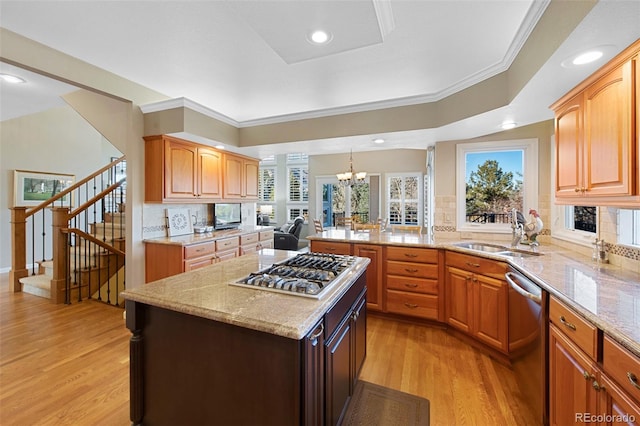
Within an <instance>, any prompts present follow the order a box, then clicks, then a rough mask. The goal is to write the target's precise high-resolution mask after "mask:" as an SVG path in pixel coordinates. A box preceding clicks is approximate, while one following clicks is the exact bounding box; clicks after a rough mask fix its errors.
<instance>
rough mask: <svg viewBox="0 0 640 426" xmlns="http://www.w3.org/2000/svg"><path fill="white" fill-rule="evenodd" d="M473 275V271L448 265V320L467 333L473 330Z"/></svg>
mask: <svg viewBox="0 0 640 426" xmlns="http://www.w3.org/2000/svg"><path fill="white" fill-rule="evenodd" d="M472 276H473V274H472V273H471V272H467V271H463V270H462V269H458V268H454V267H451V266H448V267H447V280H446V283H447V290H446V304H447V310H446V315H447V322H448V323H449V325H451V326H452V327H455V328H457V329H459V330H462V331H464V332H466V333H470V332H471V299H472V297H471V294H472V293H471V292H472V281H471V278H472Z"/></svg>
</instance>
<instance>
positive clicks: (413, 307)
mask: <svg viewBox="0 0 640 426" xmlns="http://www.w3.org/2000/svg"><path fill="white" fill-rule="evenodd" d="M404 306H406V307H407V308H411V309H415V308H417V307H418V305H416V304H415V303H409V302H405V303H404Z"/></svg>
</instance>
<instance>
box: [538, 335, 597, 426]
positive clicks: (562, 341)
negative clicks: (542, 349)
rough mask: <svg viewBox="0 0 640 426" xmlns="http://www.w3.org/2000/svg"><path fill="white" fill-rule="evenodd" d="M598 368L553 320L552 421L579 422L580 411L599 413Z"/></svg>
mask: <svg viewBox="0 0 640 426" xmlns="http://www.w3.org/2000/svg"><path fill="white" fill-rule="evenodd" d="M595 378H596V368H595V366H594V363H593V361H591V359H589V357H587V356H586V355H585V354H584V353H583V352H582V351H581V350H580V349H579V348H578V347H577V346H576V345H574V344H573V343H571V341H570V340H569V339H568V338H567V337H566V336H564V335H563V334H562V332H560V331H559V330H558V329H557V328H556V327H555V326H554V325H553V324H551V325H550V326H549V425H551V426H554V425H558V426H563V425H572V424H577V423H579V422H578V421H577V419H576V416H577V415H578V414H585V413H587V414H590V415H596V414H597V409H596V404H597V395H596V390H595V388H594V387H593V383H594V382H593V381H594V380H595Z"/></svg>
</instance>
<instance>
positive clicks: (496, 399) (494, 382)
mask: <svg viewBox="0 0 640 426" xmlns="http://www.w3.org/2000/svg"><path fill="white" fill-rule="evenodd" d="M367 339H368V341H367V358H366V361H365V363H364V366H363V367H362V371H361V373H360V377H359V378H360V379H362V380H366V381H368V382H371V383H375V384H378V385H381V386H386V387H389V388H392V389H396V390H399V391H402V392H406V393H410V394H412V395H417V396H421V397H423V398H427V399H428V400H429V402H430V420H431V425H502V426H504V425H518V426H524V425H531V426H535V425H537V424H538V423H537V422H536V420H535V419H534V418H533V417H532V416H531V414H530V413H529V411H528V410H527V408H526V405H525V404H524V401H523V400H522V397H521V396H520V394H519V390H518V387H517V384H516V382H515V377H514V374H513V371H512V370H511V369H510V368H509V367H507V366H505V365H503V364H501V363H499V362H497V361H494V360H493V359H491V358H490V357H488V356H487V355H484V354H483V353H481V352H480V351H478V350H477V349H475V348H473V347H471V346H469V345H468V344H466V343H464V342H463V341H461V340H459V339H457V338H456V337H454V336H452V335H450V334H449V333H447V332H446V331H444V330H443V329H438V328H434V327H429V326H424V325H414V324H409V323H404V322H400V321H394V320H389V319H384V318H379V317H375V316H373V315H370V316H369V318H368V319H367Z"/></svg>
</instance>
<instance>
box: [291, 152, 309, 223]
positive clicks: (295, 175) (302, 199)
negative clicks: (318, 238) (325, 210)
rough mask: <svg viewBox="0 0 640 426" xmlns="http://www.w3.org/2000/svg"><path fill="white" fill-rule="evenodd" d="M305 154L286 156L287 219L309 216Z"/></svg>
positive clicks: (307, 169)
mask: <svg viewBox="0 0 640 426" xmlns="http://www.w3.org/2000/svg"><path fill="white" fill-rule="evenodd" d="M307 163H308V156H307V154H287V218H288V220H292V219H295V218H296V217H297V216H302V217H304V218H305V220H307V217H308V215H309V166H308V164H307Z"/></svg>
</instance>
